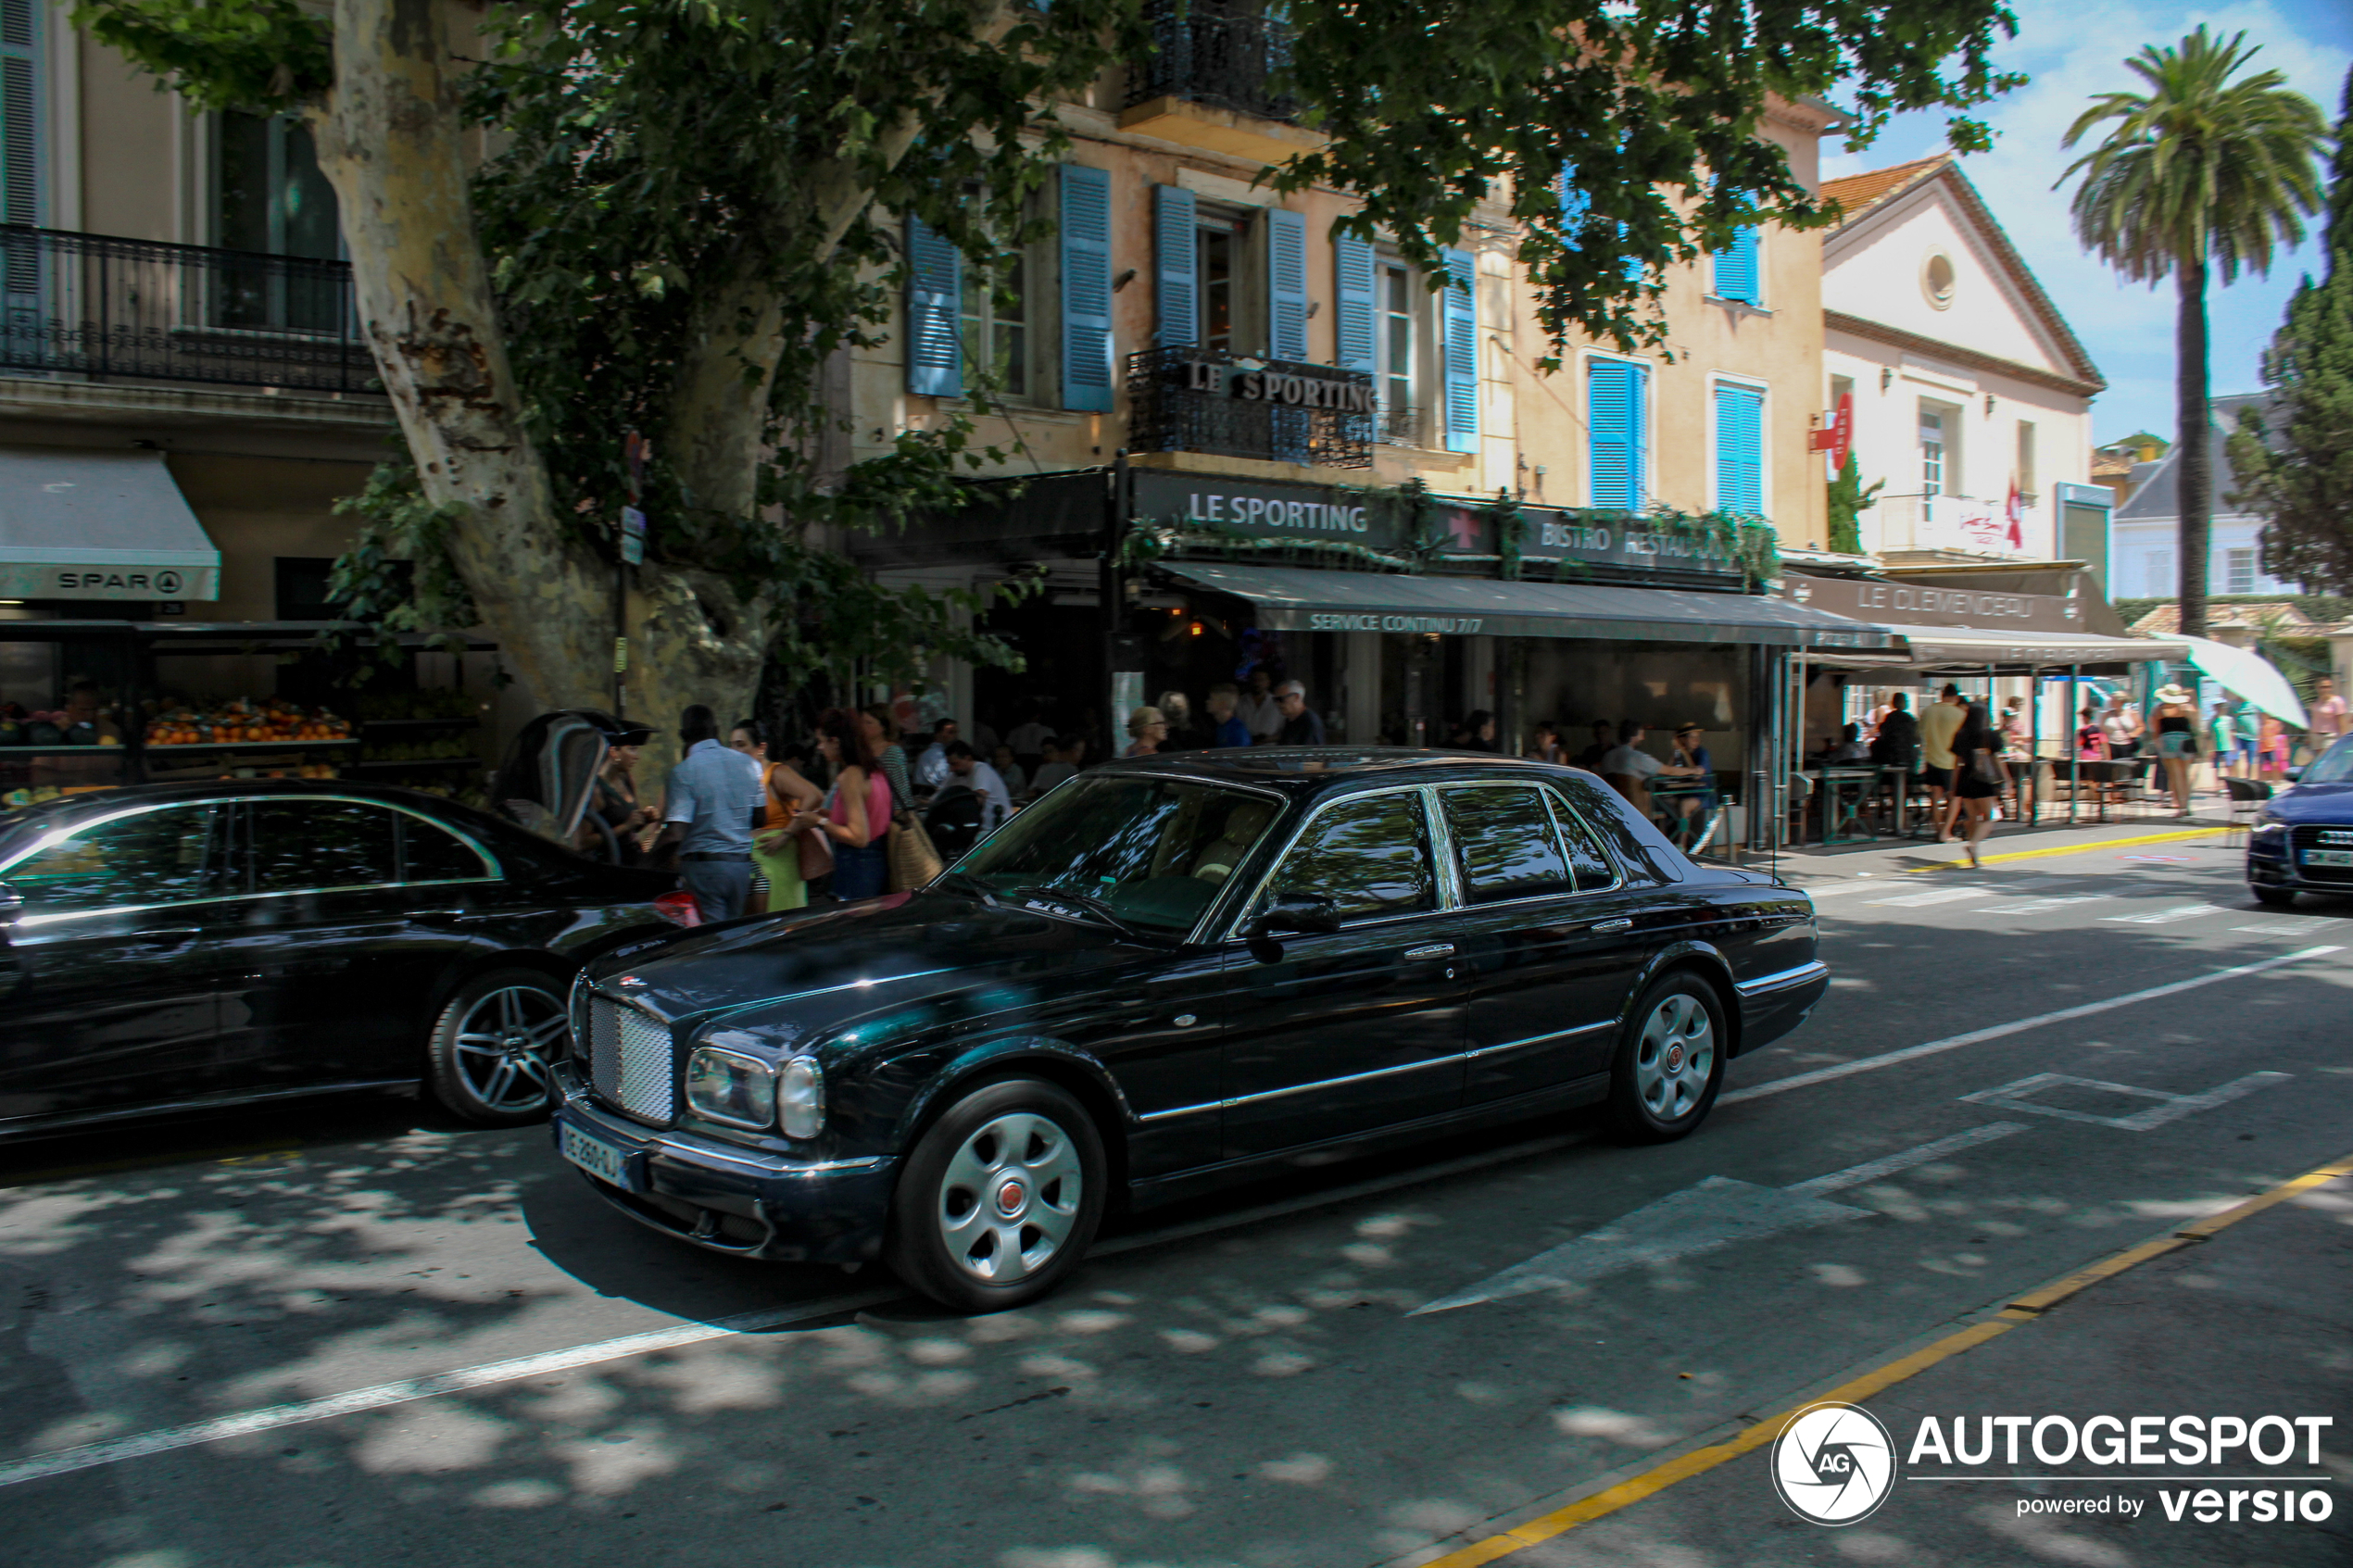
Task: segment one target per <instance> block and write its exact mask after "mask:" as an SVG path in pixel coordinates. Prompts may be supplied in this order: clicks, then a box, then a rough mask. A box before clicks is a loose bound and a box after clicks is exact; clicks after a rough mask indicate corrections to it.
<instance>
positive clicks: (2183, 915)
mask: <svg viewBox="0 0 2353 1568" xmlns="http://www.w3.org/2000/svg"><path fill="white" fill-rule="evenodd" d="M2222 912H2223V911H2222V909H2221V906H2219V905H2215V904H2177V905H2175V906H2174V907H2173V908H2171V909H2152V910H2150V911H2149V912H2148V913H2146V914H2144V915H2102V916H2101V917H2100V919H2102V920H2104V921H2108V922H2111V923H2113V924H2120V925H2171V924H2172V923H2173V922H2175V921H2180V920H2196V918H2197V917H2198V916H2200V915H2219V914H2221V913H2222Z"/></svg>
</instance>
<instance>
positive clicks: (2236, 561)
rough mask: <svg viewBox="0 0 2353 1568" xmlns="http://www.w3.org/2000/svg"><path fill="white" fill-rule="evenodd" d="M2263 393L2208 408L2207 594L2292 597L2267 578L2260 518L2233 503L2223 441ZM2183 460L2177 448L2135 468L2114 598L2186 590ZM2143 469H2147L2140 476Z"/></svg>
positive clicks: (2234, 483)
mask: <svg viewBox="0 0 2353 1568" xmlns="http://www.w3.org/2000/svg"><path fill="white" fill-rule="evenodd" d="M2262 401H2263V398H2262V397H2261V395H2246V396H2237V397H2217V398H2215V399H2214V400H2213V401H2212V402H2211V403H2210V404H2209V405H2208V407H2210V408H2212V409H2213V410H2214V422H2213V424H2212V426H2211V427H2210V429H2209V431H2208V436H2207V441H2208V450H2209V451H2211V452H2212V453H2213V467H2212V470H2211V471H2212V473H2213V475H2214V496H2213V502H2212V511H2211V512H2210V514H2209V515H2210V516H2211V517H2212V518H2213V520H2214V526H2213V533H2212V535H2211V536H2210V539H2209V541H2208V552H2207V558H2206V560H2207V567H2206V591H2207V592H2208V593H2209V594H2292V593H2295V592H2296V588H2295V586H2294V585H2293V584H2291V583H2283V582H2281V581H2280V580H2279V579H2278V578H2276V577H2267V576H2265V575H2264V574H2263V550H2262V538H2261V535H2262V532H2263V520H2262V519H2261V518H2259V517H2257V516H2255V515H2254V514H2253V513H2251V512H2243V511H2240V510H2239V509H2238V508H2236V507H2234V506H2233V505H2232V503H2231V492H2232V491H2233V490H2235V489H2237V488H2238V480H2237V478H2236V476H2234V475H2233V473H2232V472H2231V461H2230V457H2229V455H2228V454H2227V453H2226V452H2225V451H2224V450H2223V445H2222V444H2223V440H2224V438H2225V437H2226V436H2228V435H2229V434H2230V433H2232V432H2233V431H2235V430H2237V429H2238V427H2239V410H2240V409H2242V408H2246V407H2247V406H2248V405H2249V404H2255V403H2260V402H2262ZM2181 456H2182V448H2181V446H2180V445H2175V446H2174V448H2173V449H2172V450H2171V452H2168V453H2167V454H2166V455H2165V456H2164V457H2162V458H2158V460H2157V461H2156V462H2154V463H2144V464H2141V465H2139V466H2137V467H2135V468H2134V469H2133V497H2132V499H2131V500H2129V501H2126V502H2125V503H2124V504H2123V505H2122V506H2120V507H2119V508H2116V529H2115V545H2114V547H2115V552H2116V571H2115V578H2116V584H2115V586H2114V587H2113V588H2111V589H2110V591H2109V594H2108V596H2109V597H2110V598H2140V597H2147V598H2156V599H2170V598H2172V597H2173V596H2175V595H2177V594H2179V593H2180V592H2181V590H2182V576H2181V565H2180V562H2181V557H2180V555H2179V553H2178V552H2179V551H2180V548H2181V537H2180V530H2181V495H2180V489H2179V484H2180V478H2181ZM2144 469H2145V470H2147V472H2146V473H2145V474H2144V473H2143V471H2142V470H2144Z"/></svg>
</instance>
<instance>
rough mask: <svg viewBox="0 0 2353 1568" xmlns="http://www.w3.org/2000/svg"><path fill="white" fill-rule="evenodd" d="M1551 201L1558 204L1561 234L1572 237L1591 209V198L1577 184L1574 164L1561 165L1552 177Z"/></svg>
mask: <svg viewBox="0 0 2353 1568" xmlns="http://www.w3.org/2000/svg"><path fill="white" fill-rule="evenodd" d="M1553 199H1554V201H1557V202H1558V203H1560V207H1561V232H1562V233H1563V234H1565V235H1572V236H1573V235H1574V234H1575V233H1576V232H1577V231H1578V229H1579V226H1581V225H1582V224H1583V223H1584V221H1585V215H1586V214H1587V213H1588V212H1591V211H1592V209H1593V198H1592V197H1591V196H1589V195H1587V194H1585V193H1584V191H1583V190H1582V189H1580V188H1579V185H1578V183H1577V166H1576V165H1575V164H1573V163H1564V164H1562V165H1561V171H1560V172H1559V173H1558V174H1555V175H1554V176H1553Z"/></svg>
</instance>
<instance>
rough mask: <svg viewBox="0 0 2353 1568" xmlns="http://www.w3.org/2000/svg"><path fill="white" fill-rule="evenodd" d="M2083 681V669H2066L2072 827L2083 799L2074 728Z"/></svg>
mask: <svg viewBox="0 0 2353 1568" xmlns="http://www.w3.org/2000/svg"><path fill="white" fill-rule="evenodd" d="M2082 680H2083V667H2082V665H2080V664H2070V665H2069V666H2068V667H2067V737H2068V738H2067V825H2068V826H2069V827H2073V826H2074V825H2075V822H2076V818H2077V816H2078V814H2079V813H2080V811H2081V809H2082V797H2083V743H2082V741H2081V740H2080V739H2078V738H2077V737H2076V734H2075V727H2076V725H2077V724H2079V723H2081V722H2082V711H2083V698H2082V692H2081V691H2080V690H2079V689H2078V688H2079V687H2080V686H2081V685H2082Z"/></svg>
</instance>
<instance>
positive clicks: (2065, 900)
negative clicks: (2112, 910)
mask: <svg viewBox="0 0 2353 1568" xmlns="http://www.w3.org/2000/svg"><path fill="white" fill-rule="evenodd" d="M2105 897H2108V895H2107V894H2105V893H2070V894H2068V895H2066V896H2065V897H2056V896H2055V897H2049V898H2029V899H2026V900H2024V901H2023V902H2021V903H2017V904H1981V905H1979V906H1978V907H1977V908H1976V909H1971V910H1970V911H1969V913H1971V914H1973V915H2039V914H2041V913H2042V912H2043V911H2044V910H2045V909H2059V908H2061V907H2063V906H2065V905H2068V904H2096V903H2098V902H2099V901H2100V900H2101V899H2103V898H2105Z"/></svg>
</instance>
